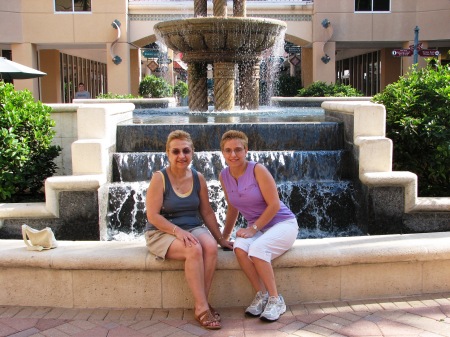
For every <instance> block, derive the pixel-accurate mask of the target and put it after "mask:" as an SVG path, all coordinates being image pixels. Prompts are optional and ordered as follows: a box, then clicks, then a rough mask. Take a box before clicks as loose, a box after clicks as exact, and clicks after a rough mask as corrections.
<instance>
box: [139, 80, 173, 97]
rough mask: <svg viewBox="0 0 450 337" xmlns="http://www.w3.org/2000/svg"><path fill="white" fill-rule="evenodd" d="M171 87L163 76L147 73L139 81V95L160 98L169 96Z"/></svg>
mask: <svg viewBox="0 0 450 337" xmlns="http://www.w3.org/2000/svg"><path fill="white" fill-rule="evenodd" d="M172 93H173V87H172V86H171V85H170V84H169V83H167V82H166V81H165V80H164V79H163V78H161V77H157V76H155V75H147V76H145V77H144V78H143V80H142V81H141V83H139V95H142V96H143V97H152V98H162V97H170V96H172Z"/></svg>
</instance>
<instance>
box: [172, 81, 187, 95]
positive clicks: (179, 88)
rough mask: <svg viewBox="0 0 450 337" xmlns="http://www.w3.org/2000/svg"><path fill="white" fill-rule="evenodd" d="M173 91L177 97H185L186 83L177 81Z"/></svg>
mask: <svg viewBox="0 0 450 337" xmlns="http://www.w3.org/2000/svg"><path fill="white" fill-rule="evenodd" d="M173 92H174V93H175V94H177V95H178V97H181V98H185V97H187V95H188V85H187V83H186V82H183V81H178V82H177V83H176V84H175V86H174V87H173Z"/></svg>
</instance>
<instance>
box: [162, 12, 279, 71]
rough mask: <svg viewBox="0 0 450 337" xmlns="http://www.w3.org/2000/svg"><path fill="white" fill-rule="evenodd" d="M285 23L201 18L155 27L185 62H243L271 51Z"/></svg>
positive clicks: (169, 22) (261, 20) (254, 19)
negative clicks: (180, 53) (267, 50)
mask: <svg viewBox="0 0 450 337" xmlns="http://www.w3.org/2000/svg"><path fill="white" fill-rule="evenodd" d="M286 27H287V26H286V23H285V22H283V21H279V20H275V19H264V18H247V17H243V18H225V17H202V18H189V19H182V20H170V21H164V22H160V23H157V24H156V25H155V26H154V30H155V32H156V34H157V35H158V36H159V37H161V39H162V40H164V42H165V43H166V45H167V46H168V47H169V48H171V49H173V50H178V51H180V52H182V53H183V61H185V62H205V61H206V62H211V63H213V62H234V63H235V62H242V61H246V60H249V59H254V58H255V55H257V54H260V53H262V52H263V51H264V50H266V49H268V48H271V47H272V46H273V45H274V43H275V41H276V39H277V37H278V36H279V35H280V33H281V32H283V31H284V30H285V29H286Z"/></svg>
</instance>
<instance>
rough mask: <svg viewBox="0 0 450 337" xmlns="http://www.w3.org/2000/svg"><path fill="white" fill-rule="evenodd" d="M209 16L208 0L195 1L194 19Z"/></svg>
mask: <svg viewBox="0 0 450 337" xmlns="http://www.w3.org/2000/svg"><path fill="white" fill-rule="evenodd" d="M206 16H208V7H207V0H194V17H196V18H197V17H206Z"/></svg>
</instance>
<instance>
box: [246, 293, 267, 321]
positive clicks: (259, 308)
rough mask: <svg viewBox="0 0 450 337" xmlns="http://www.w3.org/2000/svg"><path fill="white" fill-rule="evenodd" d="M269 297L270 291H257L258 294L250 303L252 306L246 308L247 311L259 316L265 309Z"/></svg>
mask: <svg viewBox="0 0 450 337" xmlns="http://www.w3.org/2000/svg"><path fill="white" fill-rule="evenodd" d="M268 298H269V293H267V292H266V293H265V294H263V293H262V292H261V291H258V292H257V293H256V296H255V298H254V300H253V302H252V304H250V306H249V307H248V308H247V309H245V313H246V314H249V315H252V316H259V315H261V313H262V312H263V311H264V308H265V306H266V304H267V299H268Z"/></svg>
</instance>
